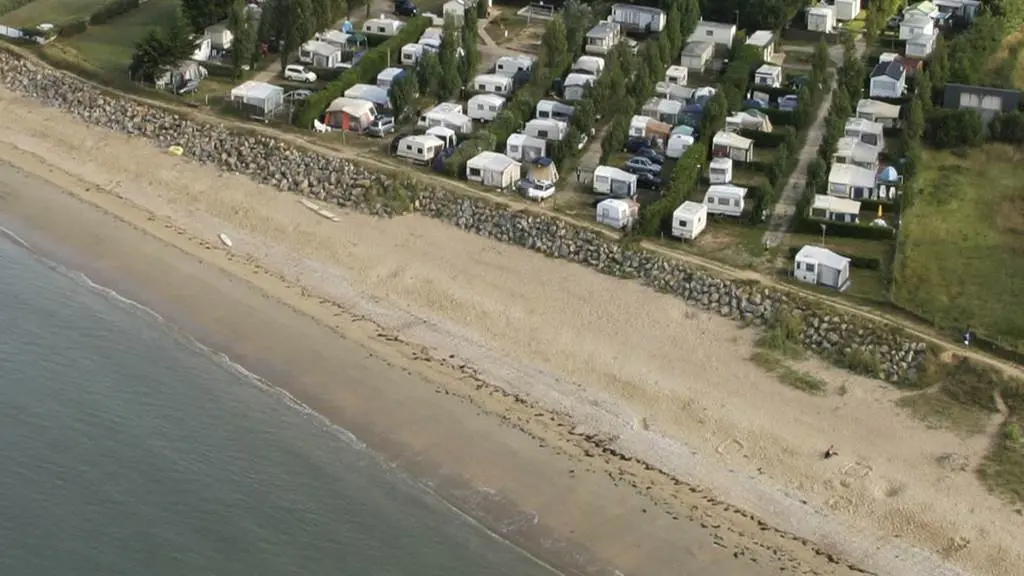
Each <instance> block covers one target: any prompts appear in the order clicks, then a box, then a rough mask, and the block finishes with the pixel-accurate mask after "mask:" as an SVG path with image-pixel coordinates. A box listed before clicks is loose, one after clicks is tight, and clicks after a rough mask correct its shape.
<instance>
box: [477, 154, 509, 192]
mask: <svg viewBox="0 0 1024 576" xmlns="http://www.w3.org/2000/svg"><path fill="white" fill-rule="evenodd" d="M520 170H521V166H520V164H519V162H516V161H515V160H513V159H511V158H509V157H508V156H505V155H504V154H498V153H497V152H490V151H484V152H481V153H479V154H477V155H476V156H474V157H472V158H470V159H469V161H468V162H466V179H467V180H469V181H470V182H478V183H480V184H483V185H484V186H487V187H488V188H498V189H501V190H507V189H510V188H512V187H513V186H515V184H516V181H517V180H519V172H520Z"/></svg>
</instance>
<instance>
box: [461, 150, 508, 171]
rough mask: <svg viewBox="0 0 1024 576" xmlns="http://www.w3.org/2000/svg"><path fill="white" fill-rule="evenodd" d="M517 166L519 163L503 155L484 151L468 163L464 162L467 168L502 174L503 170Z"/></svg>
mask: <svg viewBox="0 0 1024 576" xmlns="http://www.w3.org/2000/svg"><path fill="white" fill-rule="evenodd" d="M517 164H519V163H518V162H516V161H515V160H513V159H511V158H509V157H508V156H505V155H504V154H499V153H497V152H491V151H486V150H485V151H484V152H481V153H479V154H477V155H476V156H473V157H472V158H470V159H469V161H468V162H466V165H467V166H468V165H472V166H473V167H475V168H480V169H482V170H492V171H494V172H504V171H505V170H508V168H509V166H515V165H517Z"/></svg>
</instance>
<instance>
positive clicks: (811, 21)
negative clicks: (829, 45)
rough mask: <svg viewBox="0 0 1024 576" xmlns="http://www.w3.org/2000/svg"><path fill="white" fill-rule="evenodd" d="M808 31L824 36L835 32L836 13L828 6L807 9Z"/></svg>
mask: <svg viewBox="0 0 1024 576" xmlns="http://www.w3.org/2000/svg"><path fill="white" fill-rule="evenodd" d="M807 29H808V30H810V31H811V32H821V33H823V34H831V33H833V32H835V30H836V11H835V10H834V9H833V7H832V6H828V5H819V6H811V7H810V8H808V9H807Z"/></svg>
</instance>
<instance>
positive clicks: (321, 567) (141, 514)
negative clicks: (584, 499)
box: [0, 237, 553, 576]
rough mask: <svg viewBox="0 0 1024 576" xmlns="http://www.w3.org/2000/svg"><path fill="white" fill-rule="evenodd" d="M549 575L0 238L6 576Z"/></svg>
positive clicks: (137, 314)
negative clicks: (143, 575)
mask: <svg viewBox="0 0 1024 576" xmlns="http://www.w3.org/2000/svg"><path fill="white" fill-rule="evenodd" d="M122 574H123V575H142V574H145V575H147V576H159V575H164V574H166V575H174V576H181V575H189V576H196V575H217V576H221V575H235V574H237V575H245V576H253V575H264V574H266V575H289V574H296V575H299V574H301V575H304V576H313V575H317V576H319V575H360V576H362V575H366V576H407V575H408V576H413V575H415V576H432V575H437V576H453V575H458V576H463V575H464V576H504V575H508V576H513V575H514V576H534V575H536V576H542V575H545V576H550V575H551V574H553V572H551V571H550V570H549V569H547V568H545V567H543V566H541V565H540V564H538V563H537V562H535V561H534V560H532V559H531V558H530V557H529V556H527V555H526V554H524V553H522V552H520V551H519V550H517V549H515V548H514V547H512V546H511V545H508V544H507V543H505V542H503V541H501V540H499V539H497V538H495V537H494V536H492V535H491V534H490V533H488V532H486V531H485V530H484V529H483V528H481V527H479V526H477V525H475V524H474V523H472V522H471V521H470V520H468V519H466V518H465V517H463V516H462V515H460V514H459V513H458V512H456V511H455V510H453V509H451V508H449V507H448V506H447V505H446V504H445V503H444V502H442V501H440V500H439V499H438V498H436V497H435V496H434V495H432V494H431V493H430V492H429V491H428V490H426V489H425V488H424V487H423V486H421V485H419V484H417V483H416V482H415V481H413V480H411V479H409V478H407V477H405V476H403V475H402V474H401V472H400V471H398V470H394V469H392V468H389V467H388V466H387V465H386V464H385V463H383V462H382V461H381V460H380V459H379V458H377V457H376V456H375V455H373V454H372V453H369V452H368V451H366V450H365V449H363V448H361V447H360V446H359V444H358V442H357V441H356V440H355V439H352V438H349V437H347V436H346V434H345V433H343V432H342V431H340V430H338V429H335V428H332V427H330V426H328V425H326V424H324V423H323V422H322V421H320V420H319V419H317V418H316V417H314V416H312V415H309V414H304V413H303V412H302V411H301V410H298V409H296V407H295V406H294V405H289V403H288V402H286V401H284V400H283V399H282V398H281V396H280V395H278V394H275V393H273V392H272V391H268V390H267V389H264V388H261V387H260V386H258V385H257V384H255V383H254V382H253V381H252V380H250V379H248V378H246V377H245V376H244V375H243V374H241V373H239V372H238V371H237V370H235V369H233V368H232V367H231V366H230V365H229V364H228V363H226V362H223V361H221V360H219V359H218V358H217V357H216V356H215V355H213V354H211V353H209V352H207V351H204V350H202V349H201V348H200V347H198V346H196V345H194V344H191V343H190V342H189V340H188V339H187V338H184V337H182V336H180V335H176V334H174V333H173V332H172V331H171V330H169V329H167V328H165V327H164V325H162V323H161V321H160V320H159V318H157V317H155V316H153V315H152V314H151V313H148V312H147V311H145V310H142V309H140V308H138V307H136V306H133V305H131V304H130V303H128V302H125V301H121V300H118V299H117V298H116V297H114V295H112V294H108V293H104V292H103V291H102V290H99V289H97V288H96V287H93V286H90V285H89V283H88V282H87V281H86V280H85V279H84V277H76V275H74V274H70V273H68V272H66V271H64V270H62V269H60V268H59V267H56V266H54V265H52V264H50V263H48V262H46V261H44V260H42V259H41V258H39V257H37V256H36V255H35V254H33V253H32V252H30V251H29V250H27V249H25V248H24V247H22V246H19V245H17V244H16V243H15V242H13V241H9V240H8V239H6V238H3V237H0V575H3V576H22V575H25V576H51V575H52V576H62V575H74V576H90V575H104V576H107V575H122Z"/></svg>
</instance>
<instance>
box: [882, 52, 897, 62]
mask: <svg viewBox="0 0 1024 576" xmlns="http://www.w3.org/2000/svg"><path fill="white" fill-rule="evenodd" d="M899 57H900V55H899V54H897V53H895V52H882V53H881V54H880V55H879V56H878V61H879V62H892V61H893V60H897V59H899Z"/></svg>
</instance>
